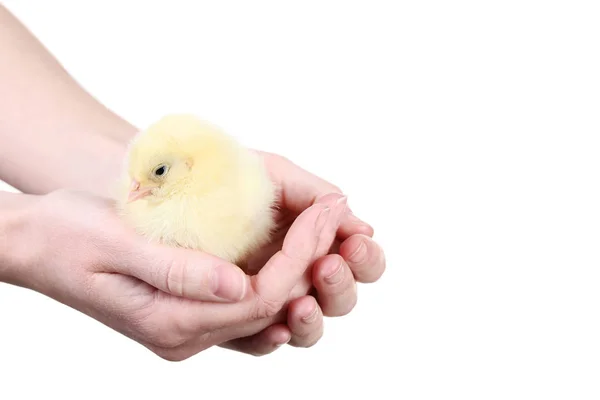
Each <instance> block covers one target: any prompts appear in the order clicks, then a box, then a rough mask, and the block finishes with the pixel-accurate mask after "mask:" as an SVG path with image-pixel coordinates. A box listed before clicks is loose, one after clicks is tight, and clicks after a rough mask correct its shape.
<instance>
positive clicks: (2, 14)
mask: <svg viewBox="0 0 600 400" xmlns="http://www.w3.org/2000/svg"><path fill="white" fill-rule="evenodd" d="M0 51H1V56H0V180H4V181H5V182H7V183H9V184H10V185H12V186H14V187H16V188H17V189H19V190H21V191H22V192H25V193H36V194H39V193H47V192H50V191H52V190H55V189H58V188H62V187H73V188H78V189H84V190H90V191H92V192H94V193H99V194H105V193H106V191H107V189H108V187H109V185H110V182H112V180H113V179H114V177H115V175H116V174H117V173H118V168H119V166H120V163H121V161H122V157H123V154H124V151H125V145H126V142H127V140H128V139H129V138H131V137H132V135H133V134H134V133H135V127H133V126H132V125H131V124H129V123H128V122H126V121H125V120H123V119H122V118H120V117H119V116H117V115H116V114H115V113H113V112H112V111H110V110H108V109H107V108H106V107H104V106H103V105H102V104H100V103H99V102H98V101H97V100H96V99H94V98H93V97H92V96H91V95H90V94H89V93H87V92H86V91H85V90H84V89H83V88H82V87H81V86H79V85H78V84H77V83H76V82H75V80H74V79H73V78H72V77H71V76H70V75H69V74H68V73H67V72H66V71H65V70H64V69H63V67H62V66H61V65H60V64H59V63H58V62H57V60H56V59H55V58H54V57H53V56H52V55H51V54H50V53H49V52H48V51H47V50H46V49H45V48H44V47H43V46H42V45H41V44H40V43H39V42H38V41H37V39H36V38H35V37H34V36H33V35H32V34H31V33H30V32H29V31H28V30H27V29H26V28H25V27H24V26H23V25H22V24H21V23H20V22H18V21H17V20H16V19H15V18H14V17H13V16H12V15H11V14H10V13H9V12H8V11H7V10H6V9H5V8H4V7H3V6H1V5H0Z"/></svg>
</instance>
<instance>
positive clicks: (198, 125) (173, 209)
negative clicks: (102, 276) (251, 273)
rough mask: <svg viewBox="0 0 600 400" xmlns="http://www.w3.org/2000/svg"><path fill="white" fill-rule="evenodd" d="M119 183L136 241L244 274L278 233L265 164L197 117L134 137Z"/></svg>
mask: <svg viewBox="0 0 600 400" xmlns="http://www.w3.org/2000/svg"><path fill="white" fill-rule="evenodd" d="M118 183H119V184H118V192H117V205H118V209H119V212H120V214H121V215H122V217H123V218H124V219H125V221H127V222H128V223H129V224H131V225H132V226H133V227H134V228H135V230H136V231H137V232H138V233H139V234H141V235H142V236H145V237H147V238H148V239H149V240H150V241H153V242H157V243H162V244H166V245H169V246H177V247H184V248H189V249H197V250H202V251H204V252H207V253H210V254H213V255H215V256H217V257H220V258H223V259H225V260H227V261H229V262H232V263H235V264H237V265H239V266H240V267H242V268H244V267H243V266H244V264H245V261H246V258H247V256H248V255H250V254H251V253H252V252H253V251H255V250H256V249H258V248H259V247H261V246H263V245H264V244H266V243H267V242H269V240H270V237H271V234H272V232H273V229H274V226H275V222H274V211H275V209H274V204H275V200H276V190H275V187H274V184H273V183H272V181H271V180H270V178H269V176H268V172H267V170H266V169H265V167H264V166H263V164H262V159H261V158H260V157H259V156H258V154H256V153H254V152H252V151H250V150H248V149H247V148H245V147H244V146H242V145H241V144H240V143H238V142H237V141H236V140H235V139H234V138H233V137H231V136H229V135H228V134H226V133H225V132H223V131H222V130H221V129H219V128H217V127H216V126H214V125H211V124H209V123H207V122H205V121H203V120H200V119H198V118H196V117H195V116H193V115H189V114H171V115H167V116H164V117H162V118H161V119H160V120H158V121H157V122H155V123H154V124H153V125H151V126H150V127H148V129H146V130H145V131H143V132H140V133H139V134H138V135H137V136H136V137H134V139H133V140H132V142H131V143H130V146H129V151H128V155H127V158H126V160H125V168H124V169H123V174H122V176H121V178H120V181H119V182H118Z"/></svg>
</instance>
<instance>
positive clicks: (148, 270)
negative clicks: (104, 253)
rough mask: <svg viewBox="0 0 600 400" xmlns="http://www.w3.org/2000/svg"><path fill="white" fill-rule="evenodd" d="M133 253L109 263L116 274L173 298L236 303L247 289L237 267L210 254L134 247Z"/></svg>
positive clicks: (144, 245) (245, 280) (153, 246)
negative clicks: (140, 282) (149, 286)
mask: <svg viewBox="0 0 600 400" xmlns="http://www.w3.org/2000/svg"><path fill="white" fill-rule="evenodd" d="M135 248H136V250H135V252H132V253H130V254H129V255H128V256H127V257H125V258H123V259H120V260H116V262H114V263H112V264H113V265H114V266H115V272H118V273H122V274H126V275H130V276H133V277H136V278H138V279H140V280H142V281H144V282H146V283H148V284H150V285H152V286H154V287H155V288H157V289H159V290H161V291H163V292H165V293H168V294H171V295H173V296H178V297H184V298H188V299H192V300H201V301H214V302H236V301H239V300H241V299H242V298H244V296H245V294H246V291H247V288H248V286H249V285H248V278H247V276H246V274H244V273H243V271H242V270H240V268H239V267H237V266H236V265H233V264H230V263H227V262H226V261H225V260H222V259H220V258H218V257H215V256H212V255H210V254H206V253H202V252H198V251H192V250H187V249H181V248H171V247H166V246H159V245H153V244H150V243H147V242H140V243H137V245H136V246H135Z"/></svg>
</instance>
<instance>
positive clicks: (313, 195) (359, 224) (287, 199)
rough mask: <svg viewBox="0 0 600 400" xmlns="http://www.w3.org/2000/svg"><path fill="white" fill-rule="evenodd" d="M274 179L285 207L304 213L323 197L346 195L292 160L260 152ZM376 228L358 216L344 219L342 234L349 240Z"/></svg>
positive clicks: (339, 233) (341, 225)
mask: <svg viewBox="0 0 600 400" xmlns="http://www.w3.org/2000/svg"><path fill="white" fill-rule="evenodd" d="M260 154H261V155H262V157H263V159H264V160H265V164H266V165H267V169H268V170H269V173H270V174H271V178H272V179H273V181H274V182H275V184H276V185H277V186H278V187H279V189H280V191H281V193H280V196H279V197H280V199H281V202H282V206H283V207H284V208H287V209H289V210H291V211H293V212H295V213H298V214H299V213H301V212H302V211H304V210H305V209H307V208H308V207H310V206H312V205H313V204H315V203H316V202H317V201H318V200H319V199H320V198H322V197H323V196H326V195H328V194H331V193H336V194H339V195H342V194H343V192H342V190H341V189H340V188H338V187H337V186H335V185H333V184H332V183H330V182H328V181H326V180H324V179H322V178H319V177H318V176H316V175H314V174H312V173H310V172H308V171H307V170H305V169H303V168H301V167H299V166H298V165H296V164H294V163H293V162H291V161H290V160H287V159H285V158H283V157H280V156H278V155H275V154H270V153H264V152H261V153H260ZM373 232H374V231H373V228H372V227H371V226H370V225H369V224H367V223H366V222H364V221H362V220H361V219H359V218H358V217H356V216H355V215H354V214H351V215H349V216H348V217H347V218H345V219H344V220H342V222H341V224H340V229H339V231H338V235H339V236H340V237H341V238H342V239H346V238H348V237H349V236H351V235H355V234H363V235H366V236H371V237H372V236H373Z"/></svg>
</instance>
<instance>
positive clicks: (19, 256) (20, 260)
mask: <svg viewBox="0 0 600 400" xmlns="http://www.w3.org/2000/svg"><path fill="white" fill-rule="evenodd" d="M37 199H38V198H37V196H32V195H26V194H15V193H7V192H0V282H5V283H9V284H13V285H18V286H24V287H32V285H33V282H30V277H31V275H32V274H31V272H32V271H30V269H31V268H32V263H30V262H27V259H28V258H30V257H28V251H27V250H28V249H31V248H32V246H33V245H34V244H33V243H31V242H30V241H29V242H28V241H27V240H26V239H25V238H24V236H25V235H24V233H25V232H26V230H27V229H28V227H29V226H30V225H31V220H32V218H31V211H32V209H33V205H34V204H35V203H36V202H37Z"/></svg>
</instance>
